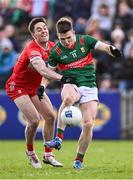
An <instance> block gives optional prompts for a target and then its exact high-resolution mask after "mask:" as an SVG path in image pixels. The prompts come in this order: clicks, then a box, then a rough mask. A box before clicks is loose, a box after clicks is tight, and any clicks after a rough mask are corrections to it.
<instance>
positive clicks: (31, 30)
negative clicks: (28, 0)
mask: <svg viewBox="0 0 133 180" xmlns="http://www.w3.org/2000/svg"><path fill="white" fill-rule="evenodd" d="M38 22H43V23H44V24H46V25H47V23H46V19H45V18H43V17H36V18H33V19H32V20H31V21H30V23H29V26H28V30H29V32H30V33H33V32H34V27H35V25H36V24H37V23H38Z"/></svg>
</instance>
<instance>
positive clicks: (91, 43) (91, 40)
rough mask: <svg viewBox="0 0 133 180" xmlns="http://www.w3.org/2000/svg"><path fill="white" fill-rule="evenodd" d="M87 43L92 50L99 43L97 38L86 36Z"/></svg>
mask: <svg viewBox="0 0 133 180" xmlns="http://www.w3.org/2000/svg"><path fill="white" fill-rule="evenodd" d="M85 41H86V43H87V46H89V47H90V48H92V49H94V48H95V45H96V43H97V40H96V39H95V38H93V37H92V36H89V35H86V36H85Z"/></svg>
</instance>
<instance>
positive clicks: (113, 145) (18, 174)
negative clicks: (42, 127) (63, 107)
mask: <svg viewBox="0 0 133 180" xmlns="http://www.w3.org/2000/svg"><path fill="white" fill-rule="evenodd" d="M76 146H77V141H64V142H63V147H62V149H61V150H60V151H55V152H54V153H55V154H56V158H57V159H58V160H59V161H60V162H62V163H63V164H64V167H62V168H59V167H58V168H57V167H52V166H50V165H46V164H43V168H42V169H33V168H32V167H31V165H29V164H28V161H27V157H26V155H25V142H24V141H0V179H133V142H132V141H98V140H97V141H96V140H93V142H92V143H91V146H90V148H89V150H88V151H87V154H86V156H85V160H84V169H83V170H80V171H78V170H75V169H73V168H72V163H73V159H74V157H75V152H76ZM35 148H36V151H37V153H38V155H39V158H40V159H41V158H42V151H43V145H42V141H36V142H35Z"/></svg>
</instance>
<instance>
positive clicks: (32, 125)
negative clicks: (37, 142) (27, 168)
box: [14, 95, 42, 168]
mask: <svg viewBox="0 0 133 180" xmlns="http://www.w3.org/2000/svg"><path fill="white" fill-rule="evenodd" d="M14 102H15V104H16V105H17V107H18V109H19V110H20V111H21V112H22V113H23V114H24V116H25V118H26V120H27V122H28V123H27V126H26V128H25V139H26V144H27V151H26V154H27V156H28V159H29V162H30V164H31V165H32V166H33V167H34V168H41V167H42V165H41V162H40V160H39V159H38V157H37V155H36V153H35V151H34V146H33V144H34V139H35V135H36V130H37V127H38V124H39V120H40V115H39V113H38V112H37V110H36V108H35V106H34V104H33V103H32V101H31V99H30V97H29V96H28V95H22V96H20V97H18V98H16V99H15V100H14Z"/></svg>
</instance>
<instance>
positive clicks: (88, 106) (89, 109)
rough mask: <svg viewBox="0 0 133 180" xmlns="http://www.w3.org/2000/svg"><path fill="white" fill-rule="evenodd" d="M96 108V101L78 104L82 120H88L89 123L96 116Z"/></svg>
mask: <svg viewBox="0 0 133 180" xmlns="http://www.w3.org/2000/svg"><path fill="white" fill-rule="evenodd" d="M97 108H98V102H97V101H89V102H87V103H83V104H80V109H81V111H82V115H83V121H84V122H87V121H90V123H93V120H94V119H95V118H96V114H97Z"/></svg>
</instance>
